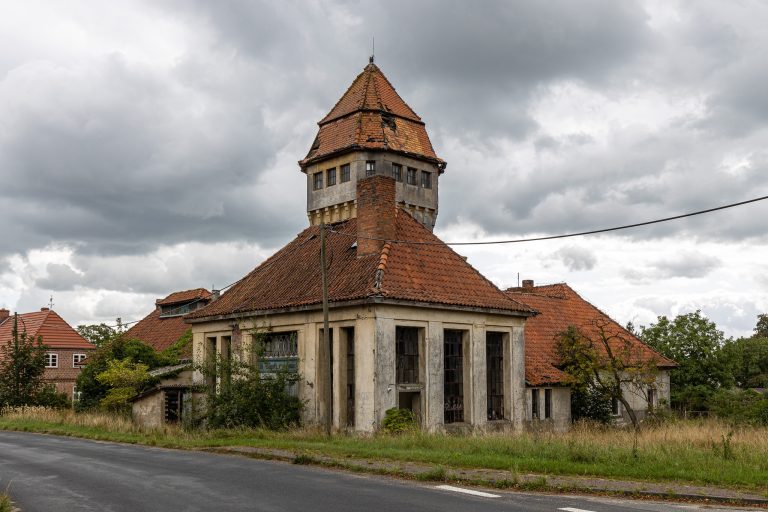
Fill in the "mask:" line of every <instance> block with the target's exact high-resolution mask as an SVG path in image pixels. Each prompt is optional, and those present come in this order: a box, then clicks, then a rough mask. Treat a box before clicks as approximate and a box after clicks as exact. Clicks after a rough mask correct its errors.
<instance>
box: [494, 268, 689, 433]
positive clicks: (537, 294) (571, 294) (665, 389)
mask: <svg viewBox="0 0 768 512" xmlns="http://www.w3.org/2000/svg"><path fill="white" fill-rule="evenodd" d="M507 294H508V295H509V297H511V298H513V299H515V300H516V301H518V302H521V303H523V304H526V305H527V306H529V307H530V308H532V309H535V310H536V311H538V312H539V314H538V315H537V316H535V317H533V318H530V319H529V320H528V321H527V322H526V324H525V380H526V385H527V387H528V390H527V392H526V398H527V403H528V410H527V412H526V419H527V420H528V421H546V422H550V423H552V425H553V427H554V428H555V429H557V430H564V429H567V428H568V427H569V425H570V423H571V391H570V388H569V387H568V384H567V382H566V378H565V377H566V376H565V374H564V373H563V372H562V371H561V370H560V369H559V368H558V365H559V357H558V354H557V339H558V337H559V336H560V334H561V333H563V332H565V331H566V330H567V329H568V327H569V326H574V327H576V328H578V329H579V330H580V331H581V332H583V333H584V334H585V335H587V336H589V337H591V338H593V339H595V340H598V339H599V335H600V332H599V329H598V327H597V326H596V322H599V323H600V324H601V325H603V326H604V328H603V330H604V332H605V333H606V334H615V335H619V336H621V337H622V338H623V339H624V340H626V341H627V342H629V343H630V344H631V347H632V353H633V354H634V355H636V356H637V357H638V358H639V361H641V362H648V361H654V362H655V364H656V367H657V368H658V374H657V376H656V382H655V384H653V385H651V386H648V387H645V388H644V389H636V388H635V387H633V388H632V389H630V388H629V387H627V388H626V389H624V397H625V398H626V399H627V401H628V402H629V403H630V405H631V406H632V408H633V409H634V410H635V411H636V412H637V413H638V417H639V418H643V417H644V416H645V414H646V412H647V410H648V406H649V404H650V405H658V403H659V400H665V401H666V402H667V403H669V370H670V369H672V368H674V367H675V366H677V365H676V364H675V362H674V361H672V360H670V359H668V358H666V357H664V356H662V355H661V354H659V353H658V352H656V351H655V350H653V349H652V348H650V347H649V346H647V345H645V344H644V343H643V342H642V341H640V340H639V339H638V338H637V337H636V336H634V335H633V334H632V333H630V332H629V331H627V330H626V329H625V328H624V327H622V326H621V325H619V324H618V323H617V322H615V321H613V320H611V318H610V317H608V315H606V314H605V313H603V312H602V311H600V310H599V309H598V308H596V307H595V306H593V305H592V304H590V303H589V302H587V301H586V300H584V299H583V298H582V297H581V296H579V294H578V293H576V292H575V291H574V290H573V288H571V287H570V286H568V285H567V284H565V283H560V284H552V285H545V286H534V283H533V281H532V280H524V281H523V286H522V287H518V288H510V289H509V290H507ZM611 406H612V409H613V413H614V415H615V416H616V417H617V418H618V419H620V420H625V421H626V420H628V418H627V417H626V411H624V410H623V406H622V405H621V403H620V402H619V401H617V400H614V401H613V403H612V404H611Z"/></svg>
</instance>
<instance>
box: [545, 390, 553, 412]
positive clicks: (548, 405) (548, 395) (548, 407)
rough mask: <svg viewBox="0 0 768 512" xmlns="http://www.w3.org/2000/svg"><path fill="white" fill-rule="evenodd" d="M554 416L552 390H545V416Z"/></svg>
mask: <svg viewBox="0 0 768 512" xmlns="http://www.w3.org/2000/svg"><path fill="white" fill-rule="evenodd" d="M551 417H552V390H551V389H545V390H544V418H545V419H549V418H551Z"/></svg>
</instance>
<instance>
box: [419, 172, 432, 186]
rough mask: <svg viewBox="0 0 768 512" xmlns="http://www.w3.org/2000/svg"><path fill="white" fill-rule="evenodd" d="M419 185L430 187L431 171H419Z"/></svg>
mask: <svg viewBox="0 0 768 512" xmlns="http://www.w3.org/2000/svg"><path fill="white" fill-rule="evenodd" d="M421 186H422V187H423V188H432V173H430V172H429V171H421Z"/></svg>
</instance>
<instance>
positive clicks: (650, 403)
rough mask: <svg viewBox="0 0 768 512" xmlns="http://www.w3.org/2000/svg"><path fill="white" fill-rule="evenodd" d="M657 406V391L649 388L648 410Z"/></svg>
mask: <svg viewBox="0 0 768 512" xmlns="http://www.w3.org/2000/svg"><path fill="white" fill-rule="evenodd" d="M655 405H656V390H655V389H653V388H648V409H653V407H654V406H655Z"/></svg>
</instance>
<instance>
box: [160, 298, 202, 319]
mask: <svg viewBox="0 0 768 512" xmlns="http://www.w3.org/2000/svg"><path fill="white" fill-rule="evenodd" d="M207 302H208V301H193V302H187V303H186V304H163V305H162V306H160V318H166V317H169V316H181V315H186V314H187V313H190V312H192V311H194V310H196V309H197V308H198V307H201V306H204V305H205V304H206V303H207Z"/></svg>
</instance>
